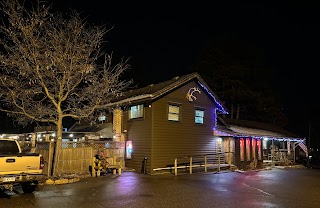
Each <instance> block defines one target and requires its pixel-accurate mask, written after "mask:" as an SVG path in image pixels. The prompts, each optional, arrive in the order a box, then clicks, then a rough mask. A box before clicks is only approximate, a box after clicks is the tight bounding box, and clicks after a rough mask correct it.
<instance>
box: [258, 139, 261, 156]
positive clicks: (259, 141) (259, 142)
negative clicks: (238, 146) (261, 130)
mask: <svg viewBox="0 0 320 208" xmlns="http://www.w3.org/2000/svg"><path fill="white" fill-rule="evenodd" d="M257 148H258V160H261V140H260V139H258V140H257Z"/></svg>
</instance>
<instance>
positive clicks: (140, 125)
mask: <svg viewBox="0 0 320 208" xmlns="http://www.w3.org/2000/svg"><path fill="white" fill-rule="evenodd" d="M123 113H124V114H123V119H124V121H123V122H124V123H125V124H124V126H123V128H124V130H126V131H127V135H126V140H127V141H132V154H131V158H132V159H126V161H125V163H126V167H127V168H130V169H135V170H136V171H139V172H140V171H141V168H142V161H143V159H144V158H145V157H147V158H148V160H147V172H149V173H150V167H151V166H150V158H151V124H152V108H149V106H148V105H147V106H144V118H137V119H132V120H128V118H129V117H128V111H124V112H123Z"/></svg>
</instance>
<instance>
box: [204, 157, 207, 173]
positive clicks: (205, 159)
mask: <svg viewBox="0 0 320 208" xmlns="http://www.w3.org/2000/svg"><path fill="white" fill-rule="evenodd" d="M204 172H207V155H206V156H204Z"/></svg>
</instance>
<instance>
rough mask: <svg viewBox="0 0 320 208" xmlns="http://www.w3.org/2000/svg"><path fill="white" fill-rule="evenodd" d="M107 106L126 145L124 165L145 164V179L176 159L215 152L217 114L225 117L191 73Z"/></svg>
mask: <svg viewBox="0 0 320 208" xmlns="http://www.w3.org/2000/svg"><path fill="white" fill-rule="evenodd" d="M111 106H112V107H114V109H116V110H117V114H118V117H120V118H121V120H122V121H121V122H120V123H121V128H120V129H121V132H120V131H118V132H117V133H116V134H121V135H122V137H121V138H123V139H124V140H125V141H126V143H127V145H126V147H127V151H126V153H127V154H126V161H125V166H126V167H127V168H133V169H135V170H137V171H140V170H141V169H142V167H143V165H144V164H145V167H144V168H145V172H146V173H151V174H152V173H153V172H154V171H155V170H157V169H159V168H160V169H161V168H165V167H168V166H172V165H173V163H174V159H175V158H177V157H184V156H193V155H206V154H214V153H216V150H217V141H216V140H215V139H214V135H213V130H214V129H215V127H216V121H217V120H216V118H217V114H226V113H227V111H226V109H225V107H224V106H223V105H222V103H221V102H220V100H219V99H218V97H217V96H216V95H215V94H214V92H212V90H211V89H210V88H209V86H208V85H207V84H206V83H205V82H204V81H203V79H202V78H201V77H200V76H199V74H197V73H192V74H188V75H185V76H181V77H175V78H173V79H171V80H168V81H165V82H162V83H158V84H153V85H149V86H147V87H144V88H140V89H136V90H132V91H130V92H128V93H126V94H125V95H124V96H122V97H121V98H120V99H118V100H117V101H114V102H113V103H112V104H111ZM113 120H117V119H113ZM119 138H120V137H119Z"/></svg>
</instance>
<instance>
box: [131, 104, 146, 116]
mask: <svg viewBox="0 0 320 208" xmlns="http://www.w3.org/2000/svg"><path fill="white" fill-rule="evenodd" d="M142 117H143V105H135V106H131V108H130V113H129V118H130V119H133V118H142Z"/></svg>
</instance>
